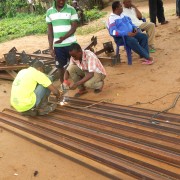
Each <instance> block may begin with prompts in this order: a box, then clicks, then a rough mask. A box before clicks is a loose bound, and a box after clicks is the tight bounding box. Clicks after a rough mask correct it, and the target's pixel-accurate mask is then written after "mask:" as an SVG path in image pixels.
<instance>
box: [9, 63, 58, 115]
mask: <svg viewBox="0 0 180 180" xmlns="http://www.w3.org/2000/svg"><path fill="white" fill-rule="evenodd" d="M43 67H44V64H43V62H41V61H38V60H36V61H35V62H34V63H33V65H32V67H29V68H27V69H23V70H21V71H19V72H18V74H17V76H16V78H15V79H14V81H13V84H12V89H11V105H12V106H13V107H14V108H15V109H16V110H17V111H18V112H21V113H22V115H29V116H36V115H44V114H48V113H49V112H52V111H53V110H55V108H56V105H55V104H48V96H49V95H50V92H52V93H53V94H54V95H55V96H56V97H60V93H59V90H58V89H57V88H56V87H54V86H53V84H52V82H51V80H50V79H49V77H48V76H47V75H46V74H44V73H43V71H44V68H43Z"/></svg>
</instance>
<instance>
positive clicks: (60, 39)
mask: <svg viewBox="0 0 180 180" xmlns="http://www.w3.org/2000/svg"><path fill="white" fill-rule="evenodd" d="M64 40H65V38H64V37H60V38H59V40H57V41H55V44H58V43H62V42H63V41H64Z"/></svg>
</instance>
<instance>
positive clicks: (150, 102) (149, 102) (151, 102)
mask: <svg viewBox="0 0 180 180" xmlns="http://www.w3.org/2000/svg"><path fill="white" fill-rule="evenodd" d="M177 93H179V92H171V93H168V94H166V95H163V96H161V97H159V98H156V99H154V100H152V101H147V102H136V103H134V104H131V105H129V107H131V106H135V105H140V104H153V103H154V102H155V101H158V100H160V99H162V98H164V97H166V96H168V95H171V94H177Z"/></svg>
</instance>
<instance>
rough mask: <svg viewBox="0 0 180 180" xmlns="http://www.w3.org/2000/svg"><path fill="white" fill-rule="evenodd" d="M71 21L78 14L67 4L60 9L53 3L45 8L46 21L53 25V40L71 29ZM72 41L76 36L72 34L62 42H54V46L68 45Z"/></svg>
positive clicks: (76, 18)
mask: <svg viewBox="0 0 180 180" xmlns="http://www.w3.org/2000/svg"><path fill="white" fill-rule="evenodd" d="M73 21H78V15H77V12H76V10H75V9H74V8H73V7H72V6H70V5H68V4H65V5H64V7H63V8H62V9H61V10H60V11H57V9H56V7H55V3H54V4H53V7H51V8H49V9H48V10H47V13H46V22H47V23H51V24H52V26H53V34H54V42H55V41H57V40H59V38H60V37H62V36H64V35H65V34H66V33H67V32H68V31H69V30H70V29H71V22H73ZM74 42H76V37H75V36H74V34H73V35H71V36H70V37H68V38H67V39H65V40H64V41H63V42H61V43H59V44H54V47H64V46H69V45H71V44H72V43H74Z"/></svg>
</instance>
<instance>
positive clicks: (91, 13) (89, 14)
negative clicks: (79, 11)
mask: <svg viewBox="0 0 180 180" xmlns="http://www.w3.org/2000/svg"><path fill="white" fill-rule="evenodd" d="M105 14H106V12H102V11H99V9H98V7H97V6H95V7H94V8H93V9H91V10H85V11H84V15H85V18H86V20H88V21H92V20H96V19H99V18H101V17H103V16H104V15H105Z"/></svg>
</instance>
